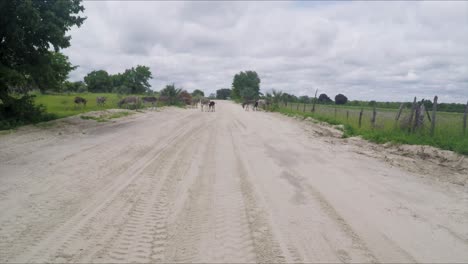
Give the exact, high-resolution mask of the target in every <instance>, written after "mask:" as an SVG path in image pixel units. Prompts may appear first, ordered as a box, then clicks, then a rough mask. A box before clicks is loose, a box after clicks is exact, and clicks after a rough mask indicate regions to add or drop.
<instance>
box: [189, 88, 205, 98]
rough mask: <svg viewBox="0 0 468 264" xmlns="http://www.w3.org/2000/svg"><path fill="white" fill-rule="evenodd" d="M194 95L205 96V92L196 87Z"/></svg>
mask: <svg viewBox="0 0 468 264" xmlns="http://www.w3.org/2000/svg"><path fill="white" fill-rule="evenodd" d="M192 96H193V97H196V98H198V97H204V96H205V93H204V92H203V91H202V90H199V89H195V90H194V91H193V92H192Z"/></svg>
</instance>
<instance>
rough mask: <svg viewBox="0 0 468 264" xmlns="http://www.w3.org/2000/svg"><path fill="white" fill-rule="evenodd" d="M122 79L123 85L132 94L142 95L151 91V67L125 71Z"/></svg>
mask: <svg viewBox="0 0 468 264" xmlns="http://www.w3.org/2000/svg"><path fill="white" fill-rule="evenodd" d="M121 78H122V81H123V85H125V86H126V87H128V88H129V89H130V93H132V94H141V93H145V92H147V91H148V90H149V88H150V87H151V85H150V84H149V79H151V78H153V76H152V75H151V71H150V68H149V67H147V66H141V65H138V66H137V67H136V68H133V67H132V68H131V69H127V70H125V72H124V73H123V74H122V77H121Z"/></svg>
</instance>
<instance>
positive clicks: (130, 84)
mask: <svg viewBox="0 0 468 264" xmlns="http://www.w3.org/2000/svg"><path fill="white" fill-rule="evenodd" d="M151 78H153V76H152V74H151V71H150V69H149V67H147V66H141V65H138V66H137V67H136V68H134V67H132V68H131V69H126V70H125V72H123V73H117V74H114V75H110V74H108V73H107V72H106V71H104V70H99V71H92V72H90V73H88V75H86V76H85V77H84V82H85V83H86V85H88V91H90V92H93V93H106V92H108V93H110V92H116V93H122V94H141V93H145V92H148V91H149V89H150V87H151V85H150V84H149V79H151Z"/></svg>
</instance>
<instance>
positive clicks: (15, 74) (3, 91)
mask: <svg viewBox="0 0 468 264" xmlns="http://www.w3.org/2000/svg"><path fill="white" fill-rule="evenodd" d="M83 10H84V8H83V6H82V5H81V0H61V1H49V0H21V1H19V0H18V1H14V0H12V1H0V127H1V128H9V127H14V126H17V125H19V124H24V123H30V122H39V121H41V120H45V119H47V118H49V117H47V115H45V114H44V111H45V110H44V108H43V107H41V106H35V105H34V102H33V99H32V97H31V96H28V95H25V94H26V92H28V91H29V90H30V89H34V88H39V89H40V90H41V91H44V90H46V89H55V90H59V89H61V87H62V86H63V83H64V81H65V80H66V78H67V75H68V73H69V72H70V71H71V70H72V69H73V66H72V65H71V64H70V62H69V61H68V57H66V56H64V55H63V54H61V53H59V51H60V49H63V48H67V47H69V46H70V39H71V37H70V36H67V35H66V33H67V31H69V30H70V29H71V28H72V27H73V26H77V27H79V26H81V24H82V23H83V21H84V20H85V17H82V16H80V15H79V14H80V13H81V12H82V11H83ZM13 92H15V93H20V94H23V95H24V96H22V97H20V98H18V97H16V96H15V97H13V96H11V93H13Z"/></svg>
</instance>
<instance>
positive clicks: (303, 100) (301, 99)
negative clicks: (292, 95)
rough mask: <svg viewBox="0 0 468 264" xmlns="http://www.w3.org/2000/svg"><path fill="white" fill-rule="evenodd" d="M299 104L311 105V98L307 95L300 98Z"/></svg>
mask: <svg viewBox="0 0 468 264" xmlns="http://www.w3.org/2000/svg"><path fill="white" fill-rule="evenodd" d="M299 102H301V103H303V104H308V103H310V97H309V96H307V95H303V96H300V97H299Z"/></svg>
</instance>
